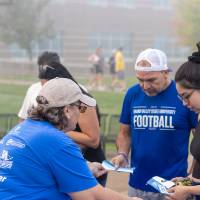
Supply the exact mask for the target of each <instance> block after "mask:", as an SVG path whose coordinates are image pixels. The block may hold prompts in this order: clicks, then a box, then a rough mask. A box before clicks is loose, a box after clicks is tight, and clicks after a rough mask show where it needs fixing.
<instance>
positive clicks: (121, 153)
mask: <svg viewBox="0 0 200 200" xmlns="http://www.w3.org/2000/svg"><path fill="white" fill-rule="evenodd" d="M117 155H121V156H123V158H124V159H125V160H126V162H127V163H128V162H129V160H128V155H127V154H126V153H124V152H118V153H117Z"/></svg>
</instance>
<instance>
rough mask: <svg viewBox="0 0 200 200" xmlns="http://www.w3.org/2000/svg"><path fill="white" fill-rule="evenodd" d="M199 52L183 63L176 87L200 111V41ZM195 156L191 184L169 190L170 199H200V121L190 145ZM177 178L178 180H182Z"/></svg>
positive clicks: (192, 106) (182, 96) (199, 44)
mask: <svg viewBox="0 0 200 200" xmlns="http://www.w3.org/2000/svg"><path fill="white" fill-rule="evenodd" d="M197 47H198V52H194V53H193V54H192V56H189V57H188V61H187V62H185V63H184V64H182V65H181V67H180V68H179V69H178V71H177V72H176V75H175V81H176V88H177V90H178V93H179V97H180V99H181V100H182V101H183V104H184V105H186V106H187V107H188V108H189V109H191V110H193V111H196V112H197V113H200V100H199V99H200V42H199V43H198V44H197ZM190 151H191V154H192V155H193V157H194V162H193V163H194V166H193V169H192V177H191V178H190V179H191V181H192V185H191V186H180V185H179V186H176V187H173V188H171V189H170V190H169V192H170V195H169V196H168V197H167V198H166V199H169V200H186V199H188V198H192V197H191V195H193V196H196V200H200V123H199V125H198V127H197V128H196V131H195V135H194V138H193V141H192V143H191V146H190ZM180 179H181V178H177V179H176V180H180Z"/></svg>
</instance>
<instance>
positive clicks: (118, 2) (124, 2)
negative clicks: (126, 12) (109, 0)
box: [113, 0, 135, 8]
mask: <svg viewBox="0 0 200 200" xmlns="http://www.w3.org/2000/svg"><path fill="white" fill-rule="evenodd" d="M113 5H115V6H118V7H122V8H133V7H134V5H135V0H113Z"/></svg>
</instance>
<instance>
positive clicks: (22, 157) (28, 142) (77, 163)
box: [0, 119, 97, 200]
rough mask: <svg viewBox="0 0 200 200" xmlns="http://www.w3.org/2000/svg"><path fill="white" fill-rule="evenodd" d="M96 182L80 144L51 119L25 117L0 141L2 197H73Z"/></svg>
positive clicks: (58, 198) (55, 198)
mask: <svg viewBox="0 0 200 200" xmlns="http://www.w3.org/2000/svg"><path fill="white" fill-rule="evenodd" d="M96 185H97V182H96V179H95V178H94V177H93V175H92V174H91V172H90V170H89V168H88V166H87V164H86V162H85V160H84V158H83V156H82V154H81V152H80V149H79V147H78V146H77V145H76V144H75V143H74V142H73V141H72V140H71V139H70V138H69V137H68V136H67V135H66V134H64V132H62V131H59V130H58V129H56V128H55V127H54V126H53V125H51V124H50V123H48V122H41V121H35V120H30V119H28V120H25V121H24V122H22V123H21V124H19V125H17V126H16V127H14V128H13V129H12V130H11V131H10V132H9V133H8V134H7V135H6V136H5V137H4V138H3V139H2V140H1V141H0V199H4V200H8V199H20V200H23V199H24V200H27V199H28V200H32V199H35V200H36V199H37V200H39V199H48V200H64V199H65V200H67V199H71V198H70V196H69V195H68V193H71V192H79V191H82V190H86V189H89V188H91V187H94V186H96Z"/></svg>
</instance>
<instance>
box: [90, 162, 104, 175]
mask: <svg viewBox="0 0 200 200" xmlns="http://www.w3.org/2000/svg"><path fill="white" fill-rule="evenodd" d="M87 164H88V167H89V168H90V171H91V172H92V173H93V175H94V176H95V177H96V178H98V177H99V176H102V175H103V174H105V173H106V172H107V171H106V170H105V169H104V168H103V166H102V165H101V163H98V162H87Z"/></svg>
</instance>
